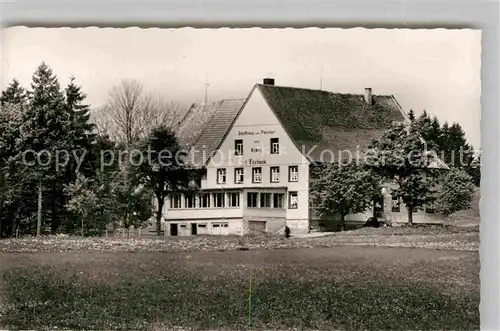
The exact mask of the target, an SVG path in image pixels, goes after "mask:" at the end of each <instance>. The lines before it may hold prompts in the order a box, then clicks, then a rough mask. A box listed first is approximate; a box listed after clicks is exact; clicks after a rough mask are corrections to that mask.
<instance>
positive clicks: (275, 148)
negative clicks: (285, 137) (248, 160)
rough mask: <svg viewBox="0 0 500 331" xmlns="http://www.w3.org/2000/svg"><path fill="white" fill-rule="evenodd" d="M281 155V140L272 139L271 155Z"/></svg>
mask: <svg viewBox="0 0 500 331" xmlns="http://www.w3.org/2000/svg"><path fill="white" fill-rule="evenodd" d="M279 153H280V140H279V138H271V154H279Z"/></svg>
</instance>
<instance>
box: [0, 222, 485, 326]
mask: <svg viewBox="0 0 500 331" xmlns="http://www.w3.org/2000/svg"><path fill="white" fill-rule="evenodd" d="M477 234H478V233H477V231H476V230H470V229H469V230H464V229H455V230H451V229H447V230H440V229H423V230H422V229H416V230H414V229H363V230H359V231H352V233H342V234H338V235H337V234H335V235H332V236H328V237H322V238H305V239H304V238H296V239H293V240H292V239H291V240H288V241H287V240H285V239H278V238H225V239H224V240H220V239H219V240H217V239H216V238H195V239H190V240H189V239H180V238H179V239H175V240H167V241H166V240H164V239H161V240H159V239H148V240H146V239H143V240H122V241H121V245H118V246H117V247H118V248H116V247H115V246H113V245H115V244H116V242H117V241H118V240H116V239H106V238H104V239H80V240H78V239H53V238H47V239H44V240H45V243H43V240H38V241H36V240H29V239H24V240H18V241H9V242H7V241H4V242H0V250H1V252H0V273H2V282H1V283H0V284H1V288H0V294H1V300H2V301H0V303H1V307H2V308H1V309H2V310H1V312H0V314H1V316H0V329H5V328H9V329H14V328H22V329H37V330H40V329H44V328H45V329H51V330H53V329H55V328H56V327H57V328H58V329H64V328H66V329H72V330H75V329H80V330H81V329H94V330H95V329H99V330H102V329H106V330H109V329H120V330H123V329H134V330H167V329H173V328H175V327H184V328H185V329H189V328H191V329H197V330H198V329H205V330H206V329H211V330H240V329H242V330H250V329H255V330H257V329H259V330H263V329H267V330H269V329H281V330H283V329H287V330H288V329H292V328H297V329H301V330H304V329H306V330H320V329H321V330H335V329H342V330H346V329H347V330H361V329H365V330H366V329H401V330H403V329H404V330H407V329H420V330H422V329H424V330H429V329H434V330H435V329H448V330H474V329H479V256H478V252H477V246H476V247H475V246H474V245H472V244H471V243H475V244H477V241H478V238H477ZM57 241H59V242H60V243H62V245H61V246H60V247H59V249H57V245H56V242H57ZM148 242H149V243H148ZM217 242H219V244H216V243H217ZM353 242H354V243H353ZM416 242H424V243H425V242H426V243H430V244H423V245H417V244H416ZM92 243H93V244H92ZM299 243H300V244H299ZM376 243H380V244H376ZM436 243H440V244H436ZM280 245H281V246H280ZM287 245H288V246H287ZM426 245H427V246H426ZM37 247H38V248H37ZM422 247H424V248H422ZM474 247H475V248H474ZM280 248H281V249H280ZM283 248H288V249H283ZM434 248H439V249H434ZM240 249H248V250H240ZM33 252H38V253H37V254H33ZM250 277H252V289H251V302H249V297H250ZM249 303H251V307H249V306H250V304H249ZM249 311H250V313H249Z"/></svg>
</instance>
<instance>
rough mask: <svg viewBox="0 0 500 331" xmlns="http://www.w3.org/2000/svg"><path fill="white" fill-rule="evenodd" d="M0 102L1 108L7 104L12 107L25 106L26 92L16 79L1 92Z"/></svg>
mask: <svg viewBox="0 0 500 331" xmlns="http://www.w3.org/2000/svg"><path fill="white" fill-rule="evenodd" d="M0 101H1V104H2V106H5V105H6V104H8V103H10V104H14V105H18V104H25V103H26V101H27V95H26V90H25V89H24V88H23V87H22V86H21V85H20V84H19V81H18V80H17V79H13V80H12V83H10V85H9V86H7V89H6V90H5V91H3V92H2V97H1V98H0Z"/></svg>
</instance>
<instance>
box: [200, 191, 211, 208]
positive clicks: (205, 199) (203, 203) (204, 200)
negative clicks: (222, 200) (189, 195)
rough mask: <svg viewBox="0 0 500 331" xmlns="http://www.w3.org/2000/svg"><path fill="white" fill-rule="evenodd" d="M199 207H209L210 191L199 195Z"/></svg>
mask: <svg viewBox="0 0 500 331" xmlns="http://www.w3.org/2000/svg"><path fill="white" fill-rule="evenodd" d="M201 208H210V193H203V194H202V195H201Z"/></svg>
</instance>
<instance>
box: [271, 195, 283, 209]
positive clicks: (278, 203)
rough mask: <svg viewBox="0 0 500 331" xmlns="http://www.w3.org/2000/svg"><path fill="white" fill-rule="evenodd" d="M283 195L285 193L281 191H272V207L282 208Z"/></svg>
mask: <svg viewBox="0 0 500 331" xmlns="http://www.w3.org/2000/svg"><path fill="white" fill-rule="evenodd" d="M284 196H285V195H284V194H283V193H274V195H273V207H274V208H283V200H284Z"/></svg>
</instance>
